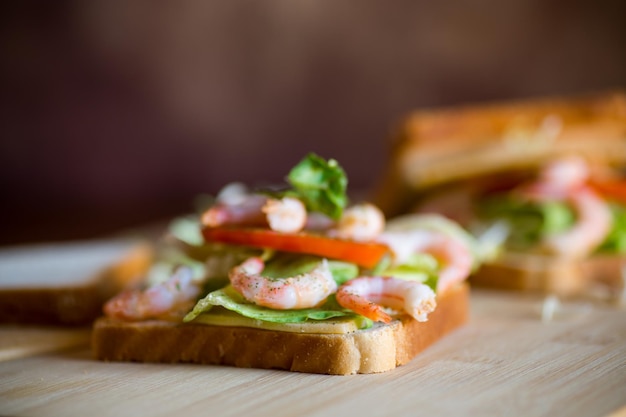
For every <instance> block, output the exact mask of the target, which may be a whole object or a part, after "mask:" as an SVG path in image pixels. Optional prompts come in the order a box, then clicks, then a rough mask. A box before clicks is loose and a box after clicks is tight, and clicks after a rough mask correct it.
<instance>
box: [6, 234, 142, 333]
mask: <svg viewBox="0 0 626 417" xmlns="http://www.w3.org/2000/svg"><path fill="white" fill-rule="evenodd" d="M151 259H152V250H151V248H150V247H149V246H148V245H146V244H144V243H140V242H137V241H134V240H133V241H129V240H120V241H117V240H115V241H104V242H100V241H85V242H80V243H71V244H70V243H64V244H42V245H38V246H35V247H32V246H28V247H14V248H6V249H3V250H2V251H0V323H24V324H45V325H88V324H91V323H92V322H93V320H95V319H96V318H97V317H99V316H100V315H101V314H102V305H103V303H104V302H105V301H106V300H107V299H108V298H110V297H111V296H113V295H114V294H116V293H118V292H119V291H121V289H122V288H124V287H125V286H127V285H130V284H131V283H132V282H133V280H134V279H138V278H139V277H141V276H142V273H143V272H144V271H145V270H147V268H148V266H149V264H150V262H151Z"/></svg>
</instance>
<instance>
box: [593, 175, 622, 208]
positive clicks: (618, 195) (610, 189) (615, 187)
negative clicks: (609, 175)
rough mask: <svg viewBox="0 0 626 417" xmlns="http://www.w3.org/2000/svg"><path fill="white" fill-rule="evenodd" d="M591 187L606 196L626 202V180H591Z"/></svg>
mask: <svg viewBox="0 0 626 417" xmlns="http://www.w3.org/2000/svg"><path fill="white" fill-rule="evenodd" d="M590 185H591V187H592V188H593V189H595V190H596V191H597V192H598V193H599V194H600V195H602V196H604V197H605V198H609V199H613V200H616V201H619V202H621V203H624V204H626V180H624V181H607V182H595V181H594V182H591V184H590Z"/></svg>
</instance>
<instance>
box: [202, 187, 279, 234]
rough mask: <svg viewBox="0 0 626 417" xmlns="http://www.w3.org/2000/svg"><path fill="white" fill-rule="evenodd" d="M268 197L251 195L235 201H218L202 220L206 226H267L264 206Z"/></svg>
mask: <svg viewBox="0 0 626 417" xmlns="http://www.w3.org/2000/svg"><path fill="white" fill-rule="evenodd" d="M266 203H267V197H265V196H262V195H257V194H249V195H246V196H245V197H242V198H239V199H234V200H233V201H229V200H224V201H220V200H219V199H218V201H217V203H216V204H214V205H213V206H211V207H210V208H209V209H208V210H206V211H205V212H204V213H203V214H202V217H201V219H200V221H201V222H202V224H203V225H204V226H209V227H218V226H235V225H236V226H267V219H266V217H265V214H264V213H263V210H262V208H263V206H264V205H265V204H266Z"/></svg>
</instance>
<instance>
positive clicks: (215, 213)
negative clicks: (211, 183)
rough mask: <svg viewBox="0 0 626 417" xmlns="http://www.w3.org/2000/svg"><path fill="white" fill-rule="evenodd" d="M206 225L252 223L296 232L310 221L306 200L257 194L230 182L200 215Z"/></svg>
mask: <svg viewBox="0 0 626 417" xmlns="http://www.w3.org/2000/svg"><path fill="white" fill-rule="evenodd" d="M201 222H202V224H203V225H205V226H209V227H219V226H250V227H268V226H269V227H270V229H272V230H275V231H278V232H283V233H294V232H298V231H300V230H302V228H304V227H305V225H306V223H307V211H306V208H305V206H304V204H303V203H302V202H301V201H300V200H298V199H296V198H292V197H284V198H276V199H274V198H269V197H266V196H264V195H261V194H254V193H250V192H248V190H247V189H246V188H245V187H244V186H243V185H241V184H237V183H234V184H230V185H228V186H226V187H225V188H224V189H223V190H222V191H220V193H219V195H218V196H217V202H216V203H215V204H214V205H213V206H211V207H210V208H209V209H208V210H206V211H205V212H204V213H203V214H202V217H201Z"/></svg>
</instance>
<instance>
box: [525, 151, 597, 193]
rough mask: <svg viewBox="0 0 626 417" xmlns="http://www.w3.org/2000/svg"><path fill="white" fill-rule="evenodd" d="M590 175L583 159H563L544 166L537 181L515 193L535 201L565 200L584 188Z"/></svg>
mask: <svg viewBox="0 0 626 417" xmlns="http://www.w3.org/2000/svg"><path fill="white" fill-rule="evenodd" d="M589 175H590V170H589V167H588V166H587V164H586V163H585V161H584V160H583V159H582V158H578V157H574V156H572V157H569V158H562V159H559V160H556V161H554V162H551V163H549V164H547V165H546V166H544V167H543V169H542V170H541V172H540V173H539V177H538V179H537V180H536V181H534V182H531V183H529V184H524V185H522V186H521V187H519V188H518V189H517V190H516V191H515V192H516V193H517V194H518V195H519V196H521V197H522V198H526V199H529V200H534V201H545V200H547V199H559V200H563V199H566V198H567V196H568V195H569V194H570V193H571V192H573V191H574V190H576V189H577V188H580V187H583V186H584V185H585V182H586V181H587V180H588V179H589Z"/></svg>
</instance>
